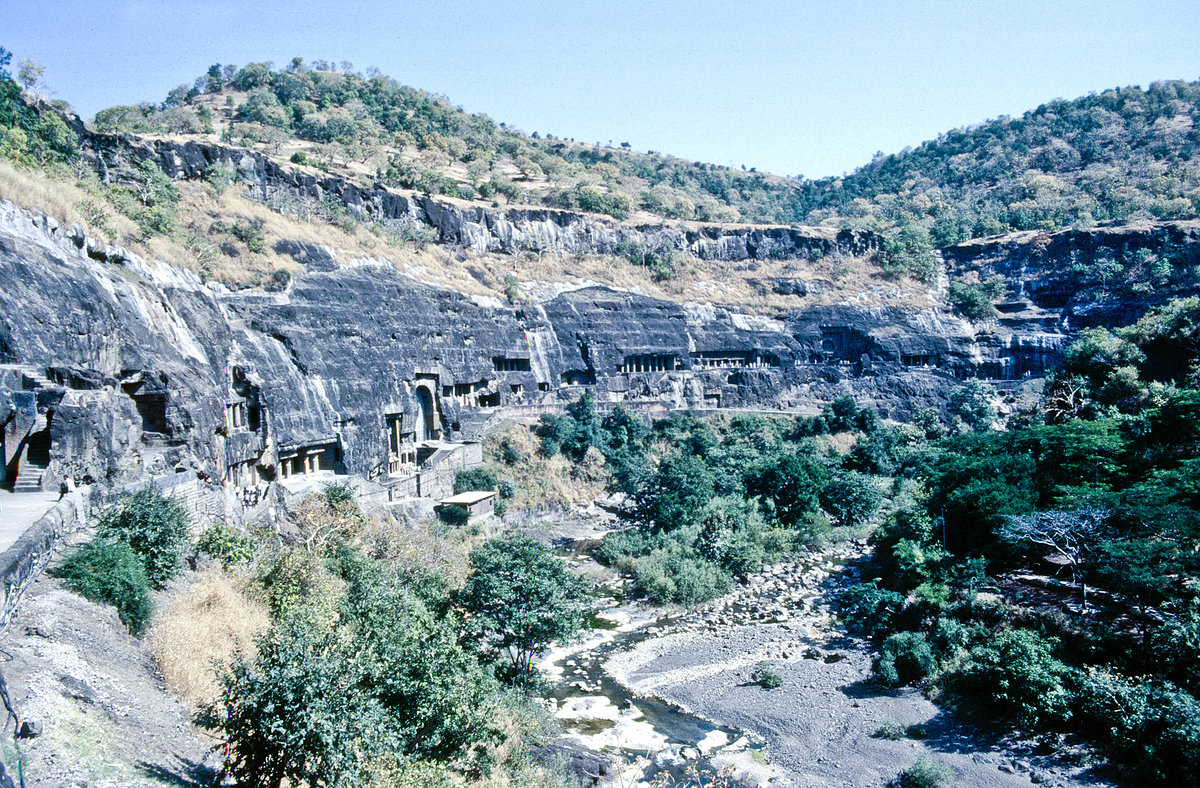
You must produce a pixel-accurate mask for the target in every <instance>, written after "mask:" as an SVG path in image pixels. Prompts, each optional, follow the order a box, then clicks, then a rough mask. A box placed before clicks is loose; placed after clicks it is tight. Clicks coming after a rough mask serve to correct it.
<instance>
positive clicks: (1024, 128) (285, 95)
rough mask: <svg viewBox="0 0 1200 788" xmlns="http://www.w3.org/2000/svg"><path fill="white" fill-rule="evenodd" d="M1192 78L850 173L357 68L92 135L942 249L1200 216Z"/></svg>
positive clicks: (273, 77)
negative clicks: (901, 230) (635, 133)
mask: <svg viewBox="0 0 1200 788" xmlns="http://www.w3.org/2000/svg"><path fill="white" fill-rule="evenodd" d="M1198 113H1200V83H1194V82H1157V83H1154V84H1153V85H1151V87H1150V89H1149V90H1142V89H1141V88H1137V87H1131V88H1121V89H1115V90H1108V91H1105V92H1103V93H1100V94H1097V95H1091V96H1087V97H1084V98H1080V99H1075V100H1072V101H1061V100H1056V101H1053V102H1050V103H1049V104H1046V105H1043V106H1041V107H1038V108H1037V109H1036V110H1033V111H1031V112H1029V113H1026V114H1025V115H1024V116H1023V117H1021V118H1017V119H1013V118H1000V119H997V120H993V121H988V122H986V123H983V124H980V125H978V126H975V127H972V128H966V129H958V130H955V131H952V132H949V133H947V134H944V135H942V136H940V137H939V138H938V139H937V140H933V141H930V142H927V143H924V144H922V145H921V146H920V147H918V148H916V149H915V150H910V151H905V152H902V153H899V154H896V155H891V156H881V157H878V158H876V160H874V161H873V162H871V163H870V164H867V165H866V166H864V167H861V168H859V169H857V170H855V171H854V172H853V173H851V174H850V175H848V176H845V177H842V178H824V179H821V180H804V179H798V178H782V177H778V176H774V175H768V174H765V173H759V172H755V171H753V170H749V171H743V170H740V169H734V168H728V167H720V166H717V165H712V164H704V163H702V162H689V161H685V160H683V159H679V158H675V157H672V156H667V155H663V154H660V153H658V152H654V151H650V152H646V153H640V152H636V151H634V150H632V147H631V146H630V145H629V143H625V142H622V143H618V144H616V145H613V144H612V143H611V142H609V143H608V144H599V143H597V144H590V143H587V142H585V141H582V140H581V141H576V140H573V139H562V138H559V137H556V136H555V135H554V134H552V133H539V132H536V131H532V132H530V133H528V134H527V133H524V132H520V131H517V130H516V129H515V128H513V127H511V126H507V125H506V124H504V123H497V122H496V121H494V120H492V119H491V118H489V117H487V116H486V115H481V114H470V113H467V112H465V111H463V110H462V109H461V108H459V107H456V106H454V105H453V104H452V103H451V102H450V101H449V100H447V99H446V98H444V97H441V96H437V95H435V94H431V93H427V92H425V91H422V90H417V89H415V88H411V87H406V86H404V85H401V84H400V83H398V82H397V81H396V80H394V79H391V78H389V77H387V76H384V75H382V74H379V73H377V72H372V73H368V74H366V75H362V74H359V73H357V72H354V71H353V70H352V67H351V66H350V64H342V66H340V67H339V66H335V65H334V64H331V63H327V62H324V61H315V62H313V63H312V64H306V63H305V62H304V61H303V60H301V59H299V58H296V59H294V60H293V61H292V62H291V63H290V64H288V65H287V66H286V67H284V68H279V69H277V68H274V67H272V65H271V64H269V63H254V64H250V65H247V66H245V67H242V68H238V67H235V66H230V65H224V66H222V65H219V64H218V65H214V66H213V67H212V68H210V69H209V70H208V72H207V73H206V74H205V75H202V76H201V77H200V78H198V79H197V80H196V81H195V83H194V84H192V85H191V86H188V85H180V86H179V87H178V88H176V89H175V90H173V91H171V92H170V93H169V94H168V96H167V97H166V98H165V100H163V101H162V102H161V103H158V104H150V103H144V104H139V105H135V106H122V107H113V108H110V109H107V110H104V111H102V112H100V113H98V114H97V116H96V118H95V122H94V125H95V127H96V128H97V130H99V131H102V132H109V133H121V134H147V133H164V134H177V135H188V136H192V135H205V136H208V135H212V136H220V137H221V138H223V139H224V140H225V141H227V142H232V143H235V144H239V145H250V146H257V147H259V148H261V149H264V150H267V151H269V152H270V153H272V154H273V155H277V156H278V155H282V156H284V157H286V158H289V159H291V161H292V162H293V163H296V164H301V165H308V166H313V167H317V168H319V169H324V170H338V171H343V172H352V173H358V174H359V175H361V176H362V177H365V178H374V179H376V180H378V181H381V182H383V183H385V184H387V185H390V186H396V187H400V188H415V189H420V190H422V191H426V192H430V193H434V194H446V195H450V196H454V197H459V198H464V199H471V200H483V201H494V202H497V203H504V202H516V201H520V202H530V203H534V204H542V205H548V206H553V207H561V208H568V209H573V210H582V211H588V212H596V213H605V214H609V215H612V216H615V217H617V218H619V219H624V218H627V217H630V216H636V215H637V214H638V213H639V212H643V213H645V214H649V215H652V216H659V217H664V218H670V219H684V220H699V221H744V222H754V223H784V224H820V223H831V224H836V225H848V226H856V227H865V228H870V229H877V230H883V231H887V230H889V229H891V228H895V227H899V226H902V225H909V226H910V227H913V228H916V229H918V230H921V231H923V232H925V233H928V234H929V236H930V239H931V240H932V242H933V244H934V245H937V246H943V245H946V244H949V243H954V242H956V241H961V240H964V239H967V238H972V237H979V236H984V235H990V234H994V233H999V232H1004V231H1006V230H1011V229H1022V230H1024V229H1045V230H1052V229H1057V228H1061V227H1067V226H1072V225H1085V226H1086V225H1090V224H1092V223H1094V222H1099V221H1106V220H1114V219H1126V218H1130V217H1143V216H1144V217H1154V218H1163V219H1182V218H1195V217H1196V216H1197V215H1198V214H1200V165H1198V164H1197V163H1196V148H1197V142H1198V141H1200V132H1198V131H1197V129H1196V126H1195V118H1196V116H1197V114H1198Z"/></svg>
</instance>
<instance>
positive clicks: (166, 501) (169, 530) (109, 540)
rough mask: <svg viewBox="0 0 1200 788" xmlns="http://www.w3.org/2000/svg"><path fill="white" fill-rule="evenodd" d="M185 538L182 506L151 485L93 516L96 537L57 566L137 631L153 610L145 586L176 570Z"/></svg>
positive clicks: (78, 587) (162, 581)
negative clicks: (95, 518) (97, 515)
mask: <svg viewBox="0 0 1200 788" xmlns="http://www.w3.org/2000/svg"><path fill="white" fill-rule="evenodd" d="M186 544H187V512H186V511H185V510H184V508H183V507H182V506H180V504H179V502H178V501H176V500H175V499H174V498H172V497H170V496H168V495H165V494H163V493H162V492H161V491H159V490H158V489H157V488H155V487H147V488H146V489H144V490H141V491H139V492H136V493H133V494H132V495H123V496H121V497H120V498H118V499H117V500H115V501H113V502H112V503H111V504H109V505H108V506H106V507H105V508H104V509H103V510H102V511H101V512H100V515H99V517H98V523H97V527H96V538H95V539H94V540H92V541H91V542H89V543H87V544H85V545H83V546H81V547H80V548H78V549H77V550H75V551H73V552H72V553H71V554H70V555H68V556H67V558H66V560H65V561H64V562H63V565H62V566H61V567H59V568H58V569H57V570H56V572H57V574H58V575H59V576H60V577H62V578H63V579H64V580H65V581H66V583H67V586H68V587H70V588H71V589H72V590H74V591H76V592H78V593H80V594H82V595H83V596H85V597H87V598H88V599H91V600H92V601H94V602H101V603H104V604H109V605H112V606H113V607H115V608H116V609H117V614H118V615H119V616H120V617H121V621H123V622H124V623H125V625H126V626H127V627H129V630H130V631H131V632H132V633H133V634H135V635H137V634H141V632H142V631H143V630H144V629H145V628H146V625H147V624H148V623H149V621H150V617H151V616H152V615H153V613H154V602H153V600H152V599H151V596H150V589H152V588H155V589H161V588H163V587H164V586H166V584H167V583H168V582H169V581H170V580H171V579H172V578H173V577H175V575H176V574H178V572H179V570H180V568H181V566H182V564H181V561H182V558H183V553H184V550H185V548H186Z"/></svg>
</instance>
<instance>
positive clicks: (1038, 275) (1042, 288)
mask: <svg viewBox="0 0 1200 788" xmlns="http://www.w3.org/2000/svg"><path fill="white" fill-rule="evenodd" d="M942 257H943V259H944V260H945V261H946V266H947V272H948V273H949V275H950V276H951V277H953V278H959V279H963V278H973V277H978V278H981V279H987V278H991V277H1001V278H1003V279H1004V280H1005V281H1006V283H1007V286H1008V299H1009V303H1008V304H1007V305H1004V304H1002V305H1001V306H1002V311H1009V312H1013V311H1020V310H1021V309H1022V308H1023V307H1024V306H1027V305H1034V306H1036V307H1038V308H1040V309H1048V310H1055V311H1056V312H1058V313H1059V314H1060V315H1061V317H1062V318H1066V319H1067V320H1068V321H1069V323H1070V324H1071V325H1072V326H1076V327H1082V326H1087V325H1105V326H1119V325H1127V324H1129V323H1132V322H1134V321H1136V320H1137V319H1138V318H1139V317H1140V316H1141V315H1142V314H1144V313H1145V312H1146V310H1147V309H1149V308H1151V307H1153V306H1157V305H1160V304H1163V303H1166V302H1167V301H1169V300H1170V299H1172V298H1178V297H1180V296H1187V295H1192V294H1194V293H1196V292H1197V291H1200V221H1172V222H1160V221H1139V222H1131V223H1128V224H1115V225H1104V226H1098V227H1093V228H1088V229H1072V230H1060V231H1058V232H1054V233H1047V232H1040V231H1035V230H1029V231H1025V232H1020V233H1011V234H1008V235H999V236H991V237H988V238H977V239H974V240H971V241H966V242H964V243H960V244H956V245H954V246H950V247H947V248H945V249H943V250H942ZM1022 302H1024V304H1023V303H1022Z"/></svg>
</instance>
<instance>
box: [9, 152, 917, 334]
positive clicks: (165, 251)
mask: <svg viewBox="0 0 1200 788" xmlns="http://www.w3.org/2000/svg"><path fill="white" fill-rule="evenodd" d="M288 166H292V165H288ZM177 185H178V186H179V189H180V192H181V200H180V204H179V226H180V231H179V232H178V233H177V234H176V236H175V237H173V238H168V237H164V236H154V237H150V238H145V237H144V236H142V234H141V233H140V231H139V230H138V228H137V226H136V224H135V223H134V222H133V221H132V220H130V219H129V218H128V217H125V216H122V215H121V214H119V213H117V211H116V210H115V209H112V208H111V206H108V205H107V203H106V202H105V200H104V199H103V198H99V197H96V196H94V195H92V194H89V192H88V191H87V190H86V189H84V188H82V187H81V186H80V185H78V184H76V183H74V182H72V181H71V180H70V179H69V177H68V178H56V177H53V176H51V175H48V174H46V173H44V172H41V171H37V170H33V169H25V168H20V169H18V168H14V167H13V166H12V165H11V164H8V163H0V197H3V198H6V199H9V200H12V201H13V202H15V203H17V204H18V205H21V206H23V207H26V208H32V209H35V210H38V211H41V212H43V213H46V214H48V215H50V216H53V217H55V218H56V219H58V220H59V221H60V222H63V223H64V224H67V225H70V224H76V223H78V224H80V225H82V226H84V228H85V229H86V230H87V231H88V232H89V234H91V235H93V236H94V237H97V238H101V239H104V240H105V241H108V242H116V243H120V244H122V245H123V246H126V247H127V248H129V249H130V250H131V251H133V252H135V253H136V254H139V255H141V256H142V257H144V258H147V259H151V260H161V261H163V262H166V263H169V264H171V265H175V266H179V267H181V268H185V269H188V270H192V271H196V272H198V273H201V274H202V275H204V276H206V277H210V278H213V279H216V280H217V281H220V282H223V283H225V284H227V285H230V286H234V287H239V286H255V285H261V284H263V283H264V282H266V281H268V280H269V278H270V277H271V276H272V275H273V274H274V273H275V272H276V271H287V272H289V273H295V272H297V271H298V270H300V266H299V264H297V263H296V262H295V261H293V260H292V259H291V258H290V257H287V256H285V255H280V254H277V253H276V252H275V251H274V247H275V244H276V243H277V242H278V241H281V240H291V241H302V242H305V243H310V244H321V245H324V246H326V247H328V248H330V249H332V250H333V252H334V255H335V257H336V259H337V260H338V261H339V262H340V263H342V264H346V263H349V262H351V261H353V260H357V259H364V258H373V259H377V260H380V261H386V262H388V263H390V264H392V265H393V266H395V267H396V268H397V269H398V270H400V271H403V272H405V273H407V274H409V275H411V276H413V277H414V278H416V279H418V280H420V281H423V282H426V283H428V284H432V285H435V286H440V287H446V288H451V289H454V290H457V291H459V292H463V293H468V294H475V295H485V296H492V297H496V298H501V299H503V298H504V295H505V292H504V291H505V278H506V277H507V276H509V275H512V276H515V277H516V278H517V279H518V281H519V282H523V283H526V287H525V288H524V290H525V291H526V292H529V293H531V294H533V295H535V296H536V295H538V294H539V292H541V291H546V290H547V288H546V287H545V283H567V284H572V285H575V286H578V285H582V284H585V283H588V282H596V283H599V284H603V285H608V286H611V287H616V288H624V289H632V290H637V291H639V292H642V293H645V294H647V295H650V296H654V297H658V298H663V299H667V300H674V301H696V302H703V303H716V304H722V305H727V306H731V307H735V308H738V309H741V310H744V311H747V312H750V313H757V314H768V315H778V314H782V313H784V312H786V311H789V310H792V309H796V308H798V307H801V306H813V305H817V304H831V303H840V302H845V301H853V302H855V303H862V304H863V305H881V304H888V305H894V306H930V305H932V304H933V301H934V300H935V298H934V297H932V296H931V295H930V293H929V289H928V288H927V287H926V286H924V285H921V284H920V283H916V282H912V281H899V282H895V281H888V280H885V279H883V278H882V277H881V275H880V273H879V270H878V268H877V267H876V266H875V265H874V264H873V263H872V262H871V261H869V260H867V259H864V258H849V257H845V258H844V257H840V256H830V257H827V258H824V259H821V260H817V261H811V262H809V261H800V260H782V261H781V260H766V261H746V262H739V263H728V262H721V261H710V260H699V259H696V258H691V257H687V256H680V257H679V258H677V265H676V267H677V271H676V274H675V276H673V277H672V278H671V279H668V280H658V279H656V278H655V277H654V275H653V273H652V272H651V271H650V270H648V269H646V268H644V267H640V266H635V265H633V264H631V263H630V262H628V261H627V260H625V259H623V258H620V257H613V256H607V255H558V254H549V253H547V254H533V253H527V254H524V255H500V254H483V255H474V254H469V253H465V252H462V251H459V250H453V249H448V248H446V247H442V246H437V245H429V246H425V247H423V248H416V247H415V246H413V245H410V244H396V243H389V241H388V240H387V238H386V237H384V235H383V234H382V233H380V234H377V233H375V232H372V231H371V228H369V227H368V226H366V225H361V224H359V225H347V226H339V225H337V224H333V223H330V222H328V221H325V220H321V219H301V218H299V217H297V216H292V215H288V214H284V213H280V212H278V211H275V210H272V209H271V208H270V207H268V206H267V205H264V204H263V203H261V202H258V201H256V200H254V199H251V198H250V197H249V196H247V192H246V187H244V186H234V187H230V188H227V189H225V190H224V191H222V192H221V193H220V194H218V193H217V192H216V191H214V190H213V188H212V187H211V186H209V184H207V183H205V182H201V181H190V182H189V181H182V182H179V183H178V184H177ZM439 199H444V200H446V201H447V202H451V203H455V204H460V205H463V206H466V205H470V204H471V203H470V202H469V201H464V200H458V199H452V198H439ZM89 219H94V221H89ZM239 221H241V222H248V223H251V224H253V225H255V226H256V227H258V228H259V229H260V231H261V233H262V235H263V240H264V241H265V250H264V251H261V252H250V251H249V250H248V249H246V248H245V247H244V246H241V245H240V244H235V245H238V246H241V249H242V251H241V254H240V255H239V256H230V255H226V254H222V253H221V252H220V251H218V249H217V247H218V246H219V245H220V244H221V243H222V242H226V241H231V240H232V239H231V237H230V236H229V235H228V234H226V233H222V232H220V231H219V229H214V227H215V226H217V227H219V224H218V223H220V224H224V225H225V226H231V225H233V224H234V223H236V222H239ZM674 224H680V225H681V226H682V223H674ZM736 226H737V225H729V227H736ZM376 229H378V228H376ZM788 277H794V278H799V279H804V280H809V281H817V282H819V283H820V284H821V286H822V287H823V292H822V293H821V294H820V295H819V296H807V297H798V296H791V295H780V294H777V293H774V292H772V288H771V284H772V280H774V279H778V278H788Z"/></svg>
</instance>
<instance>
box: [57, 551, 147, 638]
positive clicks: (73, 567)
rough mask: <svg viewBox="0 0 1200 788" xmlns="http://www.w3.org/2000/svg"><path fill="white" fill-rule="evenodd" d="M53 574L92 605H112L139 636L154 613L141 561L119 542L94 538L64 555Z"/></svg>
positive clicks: (130, 628) (130, 629)
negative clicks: (95, 603)
mask: <svg viewBox="0 0 1200 788" xmlns="http://www.w3.org/2000/svg"><path fill="white" fill-rule="evenodd" d="M54 574H56V575H57V576H58V577H61V578H63V579H64V580H65V581H66V583H67V587H68V588H70V589H71V590H72V591H74V592H76V593H77V594H80V595H81V596H83V597H85V598H86V599H90V600H91V601H93V602H100V603H102V604H106V605H112V606H113V607H115V608H116V609H117V615H118V616H120V617H121V621H123V622H124V623H125V626H127V627H129V631H130V632H131V633H133V634H134V635H140V634H141V633H142V632H143V631H144V630H145V629H146V624H147V623H148V622H149V621H150V616H151V614H152V613H153V612H154V603H153V601H152V600H151V599H150V585H149V582H148V581H147V580H146V570H145V568H144V567H143V565H142V561H141V559H140V558H139V557H138V555H137V554H136V553H134V552H133V550H131V549H130V548H129V546H128V545H126V544H124V543H123V542H117V541H112V540H109V539H103V538H99V539H94V540H92V541H91V542H88V543H87V544H85V545H83V546H82V547H80V548H79V549H78V550H76V551H75V552H73V553H71V554H70V555H69V556H67V559H66V560H65V561H63V564H62V566H61V567H60V568H59V569H57V570H55V572H54Z"/></svg>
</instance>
